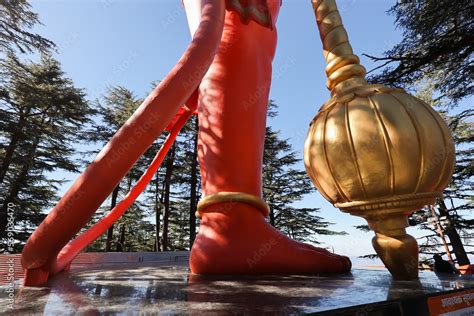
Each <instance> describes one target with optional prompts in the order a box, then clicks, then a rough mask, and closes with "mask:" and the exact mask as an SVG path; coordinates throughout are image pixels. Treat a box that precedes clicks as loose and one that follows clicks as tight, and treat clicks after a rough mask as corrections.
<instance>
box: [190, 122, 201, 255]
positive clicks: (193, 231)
mask: <svg viewBox="0 0 474 316" xmlns="http://www.w3.org/2000/svg"><path fill="white" fill-rule="evenodd" d="M194 119H195V131H194V144H193V146H194V147H193V154H192V155H191V159H192V162H191V163H192V164H191V196H190V199H189V200H190V201H189V203H190V207H189V249H191V247H192V246H193V243H194V239H195V238H196V210H197V182H198V181H197V180H198V174H197V172H198V171H197V164H198V158H197V157H198V129H199V123H198V120H197V117H195V118H194Z"/></svg>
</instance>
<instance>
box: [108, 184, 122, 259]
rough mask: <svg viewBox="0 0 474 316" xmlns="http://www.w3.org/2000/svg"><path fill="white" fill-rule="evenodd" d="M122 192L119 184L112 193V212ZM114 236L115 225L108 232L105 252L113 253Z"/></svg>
mask: <svg viewBox="0 0 474 316" xmlns="http://www.w3.org/2000/svg"><path fill="white" fill-rule="evenodd" d="M119 191H120V183H119V184H117V186H116V187H115V189H114V191H113V192H112V201H111V202H110V210H113V208H114V207H115V206H116V205H117V197H118V193H119ZM113 236H114V224H112V226H110V227H109V229H108V230H107V241H106V242H105V251H112V239H113Z"/></svg>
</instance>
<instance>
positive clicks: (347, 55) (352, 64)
mask: <svg viewBox="0 0 474 316" xmlns="http://www.w3.org/2000/svg"><path fill="white" fill-rule="evenodd" d="M311 2H312V4H313V9H314V14H315V15H316V22H317V23H318V29H319V34H320V36H321V41H322V43H323V52H324V57H325V58H326V62H327V66H326V75H327V77H328V80H327V82H326V85H327V87H328V89H329V90H331V95H334V94H343V93H344V92H346V91H348V90H349V89H351V88H353V87H356V86H361V85H366V84H367V81H366V80H365V74H366V70H365V68H364V67H363V66H362V65H361V64H360V60H359V57H358V56H357V55H355V54H354V53H353V51H352V46H351V44H350V43H349V37H348V35H347V32H346V29H345V28H344V26H343V24H342V19H341V15H340V14H339V10H338V9H337V5H336V1H335V0H312V1H311Z"/></svg>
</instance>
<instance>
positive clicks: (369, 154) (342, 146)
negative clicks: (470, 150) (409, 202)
mask: <svg viewBox="0 0 474 316" xmlns="http://www.w3.org/2000/svg"><path fill="white" fill-rule="evenodd" d="M370 87H371V86H365V87H361V88H359V89H356V90H354V91H353V92H352V93H351V95H350V96H351V97H350V98H345V100H343V101H344V102H334V103H332V104H331V105H330V106H328V107H326V108H325V109H324V108H323V110H322V111H321V112H320V113H318V115H317V117H316V118H315V120H314V121H313V122H312V125H311V128H310V130H309V133H308V136H307V139H306V143H305V165H306V168H307V170H308V174H309V175H310V177H311V179H312V180H313V182H314V184H315V186H316V187H317V188H318V190H319V191H320V192H321V193H322V194H323V195H324V196H325V197H326V198H327V199H328V200H330V201H331V202H332V203H334V204H336V206H338V207H341V208H344V206H345V205H347V206H349V205H350V203H351V202H354V201H358V202H360V203H359V206H360V205H361V202H367V204H369V203H370V201H372V200H375V199H378V200H380V199H381V198H383V197H386V198H387V199H389V198H391V197H393V196H398V195H399V196H404V197H407V196H410V195H413V199H414V200H417V199H418V198H416V195H417V194H420V193H422V194H424V193H435V194H434V195H433V197H436V196H437V195H439V194H441V192H442V190H443V189H444V188H445V187H446V185H447V184H448V182H449V179H450V175H451V173H452V170H453V166H454V144H453V141H452V138H451V136H450V133H449V129H448V127H447V126H446V124H445V123H444V121H443V120H442V119H441V118H440V117H439V115H438V114H437V113H436V112H435V111H433V109H431V107H430V106H429V105H427V104H425V103H424V102H422V101H420V100H418V99H416V98H414V97H412V96H410V95H408V94H406V93H404V92H403V91H402V90H400V89H389V88H380V86H372V87H373V88H372V89H370ZM362 204H363V203H362Z"/></svg>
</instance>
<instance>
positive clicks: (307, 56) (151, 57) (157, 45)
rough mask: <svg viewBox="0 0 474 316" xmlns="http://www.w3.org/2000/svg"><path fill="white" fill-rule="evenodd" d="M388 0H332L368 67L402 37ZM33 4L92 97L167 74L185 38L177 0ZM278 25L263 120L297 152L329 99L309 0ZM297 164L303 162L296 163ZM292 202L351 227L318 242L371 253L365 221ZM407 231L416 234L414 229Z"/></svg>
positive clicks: (316, 202) (319, 203) (288, 1)
mask: <svg viewBox="0 0 474 316" xmlns="http://www.w3.org/2000/svg"><path fill="white" fill-rule="evenodd" d="M394 2H395V1H393V0H391V1H389V0H340V1H338V4H339V9H340V12H341V15H342V17H343V21H344V23H345V26H346V29H347V30H348V32H349V36H350V39H351V43H352V45H353V48H354V51H355V52H356V53H357V54H359V56H360V57H361V60H362V64H364V65H365V66H366V67H367V68H368V69H371V68H372V67H373V64H372V63H371V62H370V61H369V60H367V58H365V57H364V56H362V53H367V54H371V55H381V54H382V52H383V51H385V50H387V49H389V48H390V47H392V46H393V44H395V43H397V42H398V41H399V39H400V37H401V36H400V32H399V30H396V29H395V27H394V24H393V17H391V16H389V15H387V13H386V11H387V10H388V9H389V8H390V7H391V6H392V5H393V3H394ZM32 5H33V9H34V10H35V11H36V12H37V13H39V15H40V19H41V21H42V22H43V24H44V25H43V26H39V27H37V28H36V30H37V31H38V32H40V33H41V34H42V35H43V36H45V37H47V38H49V39H51V40H53V41H54V42H55V43H56V44H57V45H58V48H59V54H58V55H57V56H56V57H57V59H58V60H59V61H60V62H61V63H62V65H63V69H64V71H65V72H66V74H67V76H69V77H70V78H72V79H73V80H74V82H75V84H76V86H77V87H81V88H84V89H86V92H87V94H88V98H89V99H91V100H93V99H95V98H98V97H100V95H102V94H103V93H105V91H106V87H107V86H113V85H122V86H125V87H127V88H129V89H131V90H133V91H135V92H136V93H137V95H138V96H145V94H146V93H147V92H148V91H150V89H151V85H150V83H151V82H152V81H155V80H159V79H161V78H163V77H164V76H165V75H166V73H167V72H168V71H169V70H170V69H171V68H172V67H173V65H174V64H175V63H176V61H177V60H178V59H179V57H180V56H181V54H182V53H183V51H184V49H185V48H186V46H187V44H188V43H189V42H190V34H189V31H188V26H187V22H186V16H185V13H184V9H183V8H182V5H181V1H180V0H69V1H66V0H63V1H53V0H49V1H32ZM277 28H278V32H279V42H278V48H277V53H276V57H275V60H274V81H273V83H272V87H271V92H270V97H271V98H272V99H273V100H275V102H276V103H277V104H278V106H279V116H278V117H276V118H273V119H271V120H270V121H269V124H270V125H271V126H272V127H273V128H275V129H278V130H280V131H281V135H282V136H283V137H284V138H289V139H290V142H291V144H292V145H293V147H294V149H295V150H296V151H297V152H298V153H299V154H300V156H301V158H302V157H303V142H304V138H305V136H306V132H307V127H308V124H309V122H310V120H311V119H312V118H313V116H314V115H315V114H316V112H317V109H318V108H319V106H320V105H321V104H322V103H324V102H325V101H326V100H327V99H328V98H329V92H328V91H327V89H326V88H325V81H326V77H325V73H324V67H325V61H324V58H323V55H322V47H321V43H320V39H319V34H318V30H317V27H316V22H315V18H314V13H313V12H312V8H311V3H310V1H309V0H284V1H283V7H282V9H281V11H280V16H279V20H278V22H277ZM299 167H300V168H304V166H303V163H302V162H301V164H300V166H299ZM61 176H63V177H65V178H67V179H73V178H74V177H75V176H74V175H68V174H61ZM64 189H66V187H65V188H64ZM298 203H299V205H301V206H306V207H319V208H320V209H321V213H320V215H321V216H322V217H324V218H325V219H326V220H328V221H330V222H333V223H335V225H333V226H332V227H331V228H332V229H333V230H344V231H346V232H348V233H349V235H348V236H347V235H346V236H329V237H325V236H321V237H320V240H321V241H322V242H324V246H328V247H333V248H334V250H335V251H336V252H339V253H342V254H346V255H350V256H357V255H363V254H367V253H373V250H372V246H371V238H372V233H363V232H359V231H357V230H356V229H354V228H353V226H354V225H359V224H363V223H364V220H362V219H359V218H355V217H352V216H350V215H348V214H344V213H341V212H340V211H339V210H337V209H336V208H334V207H333V206H332V205H331V204H330V203H328V202H327V201H326V200H324V198H323V197H322V196H321V195H319V193H314V194H312V195H308V196H307V197H306V198H305V199H304V200H303V201H301V202H298ZM409 232H410V233H412V234H413V235H415V236H418V235H420V234H419V232H417V231H416V229H414V228H410V229H409Z"/></svg>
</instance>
